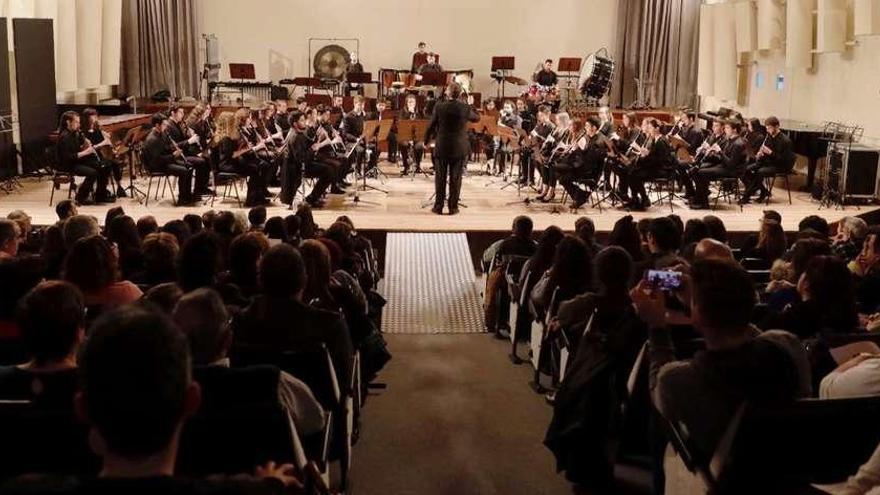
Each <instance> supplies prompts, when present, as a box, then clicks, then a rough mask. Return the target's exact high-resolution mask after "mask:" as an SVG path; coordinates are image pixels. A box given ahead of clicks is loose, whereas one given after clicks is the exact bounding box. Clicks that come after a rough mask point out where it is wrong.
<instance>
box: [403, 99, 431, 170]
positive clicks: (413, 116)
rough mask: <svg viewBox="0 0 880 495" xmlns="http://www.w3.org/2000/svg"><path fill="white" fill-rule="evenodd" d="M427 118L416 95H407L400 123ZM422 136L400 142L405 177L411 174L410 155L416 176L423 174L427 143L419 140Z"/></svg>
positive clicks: (410, 137)
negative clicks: (420, 108)
mask: <svg viewBox="0 0 880 495" xmlns="http://www.w3.org/2000/svg"><path fill="white" fill-rule="evenodd" d="M424 118H425V117H424V116H423V115H422V114H421V113H420V112H419V109H418V105H417V101H416V97H415V95H407V96H406V101H405V102H404V105H403V109H402V110H401V111H400V113H399V114H398V116H397V120H398V121H402V120H421V119H424ZM419 137H420V136H405V137H404V139H403V140H402V141H401V142H400V156H401V159H402V160H403V175H407V174H409V168H410V155H412V156H411V157H412V165H413V166H414V172H413V173H414V174H418V173H421V172H422V155H423V154H424V153H425V143H424V142H422V141H421V140H420V139H419Z"/></svg>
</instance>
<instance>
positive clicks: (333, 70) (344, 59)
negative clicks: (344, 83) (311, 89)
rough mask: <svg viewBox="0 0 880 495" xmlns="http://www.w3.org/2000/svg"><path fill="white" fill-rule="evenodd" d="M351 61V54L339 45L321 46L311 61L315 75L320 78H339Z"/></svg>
mask: <svg viewBox="0 0 880 495" xmlns="http://www.w3.org/2000/svg"><path fill="white" fill-rule="evenodd" d="M350 63H351V54H349V53H348V50H346V49H345V48H343V47H341V46H339V45H327V46H324V47H321V49H320V50H318V53H316V54H315V58H314V60H313V61H312V66H313V67H314V69H315V77H318V78H321V79H334V80H337V81H338V80H341V79H342V77H343V76H344V75H345V71H346V69H348V66H349V64H350Z"/></svg>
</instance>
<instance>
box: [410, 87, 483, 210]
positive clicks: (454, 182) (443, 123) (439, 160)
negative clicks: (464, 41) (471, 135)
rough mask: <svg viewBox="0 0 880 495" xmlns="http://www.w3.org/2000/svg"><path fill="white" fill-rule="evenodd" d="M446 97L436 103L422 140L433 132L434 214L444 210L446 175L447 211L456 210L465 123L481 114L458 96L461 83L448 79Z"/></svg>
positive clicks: (463, 161) (464, 161) (464, 156)
mask: <svg viewBox="0 0 880 495" xmlns="http://www.w3.org/2000/svg"><path fill="white" fill-rule="evenodd" d="M446 95H447V97H448V98H447V99H446V100H444V101H441V102H439V103H437V105H436V107H435V108H434V114H433V115H432V116H431V123H430V125H429V126H428V131H427V132H426V133H425V140H424V141H425V142H426V143H427V142H430V141H431V139H432V138H434V137H435V136H436V138H437V143H436V147H435V150H434V154H433V156H434V160H435V162H434V195H435V196H434V208H433V209H432V210H431V211H432V212H434V213H435V214H437V215H440V214H442V213H443V203H444V202H445V200H446V178H447V176H448V177H449V214H450V215H455V214H457V213H458V200H459V196H460V194H461V176H462V173H463V172H464V167H465V165H466V164H467V157H468V139H467V123H468V121H470V122H478V121H479V120H480V116H479V115H477V113H476V112H475V111H474V110H473V109H472V108H471V107H469V106H468V105H467V104H466V103H464V102H463V101H461V100H460V97H461V86H460V85H459V84H458V83H455V82H453V83H451V84H449V85H448V86H446Z"/></svg>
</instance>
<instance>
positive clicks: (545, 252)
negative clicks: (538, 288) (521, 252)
mask: <svg viewBox="0 0 880 495" xmlns="http://www.w3.org/2000/svg"><path fill="white" fill-rule="evenodd" d="M563 237H565V234H564V233H563V232H562V229H560V228H559V227H557V226H555V225H552V226H550V227H547V228H546V229H544V232H542V233H541V237H540V238H539V239H538V245H537V247H536V248H535V254H533V255H532V257H531V258H529V259H527V260H526V262H525V264H523V267H522V271H520V274H519V283H518V284H517V285H518V289H519V290H517V291H515V293H516V294H521V293H523V291H524V292H525V294H529V295H531V293H532V289H533V288H534V287H535V285H536V284H537V283H538V281H539V280H541V277H543V276H544V273H545V272H546V271H547V270H549V269H550V266H551V265H552V264H553V257H554V256H556V246H558V245H559V242H560V241H561V240H562V238H563ZM526 277H528V280H526Z"/></svg>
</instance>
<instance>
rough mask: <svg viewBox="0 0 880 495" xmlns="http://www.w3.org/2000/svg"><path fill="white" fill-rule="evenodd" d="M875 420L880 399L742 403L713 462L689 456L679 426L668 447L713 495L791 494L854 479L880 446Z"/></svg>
mask: <svg viewBox="0 0 880 495" xmlns="http://www.w3.org/2000/svg"><path fill="white" fill-rule="evenodd" d="M878 417H880V397H860V398H852V399H833V400H820V399H802V400H798V401H795V402H793V403H792V404H790V405H787V406H782V407H774V408H759V407H753V406H750V405H749V404H743V405H742V406H740V408H739V409H738V410H737V412H736V414H735V415H734V417H733V419H732V420H731V422H730V425H729V426H728V428H727V431H726V432H725V434H724V436H723V437H722V439H721V440H720V442H719V445H718V447H717V448H716V449H715V452H714V453H713V454H712V456H711V458H701V457H700V455H699V454H697V453H696V452H694V450H693V449H692V448H691V443H690V442H689V438H688V436H687V433H686V430H685V429H684V428H682V426H681V425H676V424H673V425H672V431H673V433H674V434H673V435H671V441H672V444H673V446H674V447H675V449H676V450H677V451H678V453H679V456H680V457H681V458H682V460H683V461H684V463H685V465H686V466H687V467H688V469H690V470H691V471H692V472H696V473H698V474H699V475H700V476H701V477H702V478H703V479H704V480H706V482H707V484H708V485H709V487H710V491H711V492H713V493H719V494H725V493H754V492H756V491H760V492H761V493H793V492H794V491H795V490H798V489H804V488H806V487H808V486H809V484H811V483H836V482H840V481H843V480H845V479H846V478H847V477H848V476H850V475H852V474H854V473H855V472H856V471H857V470H858V468H859V466H861V465H862V464H863V463H864V462H865V461H867V460H868V458H869V457H871V454H872V453H873V452H874V450H875V448H876V447H877V445H878V443H880V422H878V421H877V418H878Z"/></svg>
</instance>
